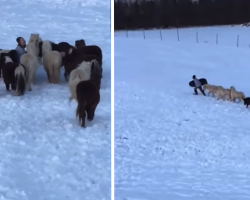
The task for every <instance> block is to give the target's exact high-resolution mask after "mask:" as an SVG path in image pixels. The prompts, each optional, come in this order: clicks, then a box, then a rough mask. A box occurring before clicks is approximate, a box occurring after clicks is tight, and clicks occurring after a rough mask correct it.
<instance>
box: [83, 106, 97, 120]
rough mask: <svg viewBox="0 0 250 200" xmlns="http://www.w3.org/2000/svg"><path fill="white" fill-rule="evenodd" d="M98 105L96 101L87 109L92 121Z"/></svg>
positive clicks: (89, 118) (88, 117) (88, 116)
mask: <svg viewBox="0 0 250 200" xmlns="http://www.w3.org/2000/svg"><path fill="white" fill-rule="evenodd" d="M96 107H97V103H95V104H94V105H92V106H91V107H89V106H87V108H86V111H87V119H88V121H92V120H93V119H94V116H95V109H96Z"/></svg>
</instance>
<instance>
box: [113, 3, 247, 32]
mask: <svg viewBox="0 0 250 200" xmlns="http://www.w3.org/2000/svg"><path fill="white" fill-rule="evenodd" d="M114 6H115V8H114V27H115V30H123V29H141V28H143V29H150V28H160V27H161V28H168V27H187V26H211V25H229V24H239V23H245V22H250V0H199V1H194V0H115V4H114Z"/></svg>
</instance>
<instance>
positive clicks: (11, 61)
mask: <svg viewBox="0 0 250 200" xmlns="http://www.w3.org/2000/svg"><path fill="white" fill-rule="evenodd" d="M4 58H5V63H13V60H12V59H11V58H10V57H9V56H4Z"/></svg>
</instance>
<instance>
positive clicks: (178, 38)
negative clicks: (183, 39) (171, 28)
mask: <svg viewBox="0 0 250 200" xmlns="http://www.w3.org/2000/svg"><path fill="white" fill-rule="evenodd" d="M176 31H177V40H178V41H180V36H179V29H178V27H177V28H176Z"/></svg>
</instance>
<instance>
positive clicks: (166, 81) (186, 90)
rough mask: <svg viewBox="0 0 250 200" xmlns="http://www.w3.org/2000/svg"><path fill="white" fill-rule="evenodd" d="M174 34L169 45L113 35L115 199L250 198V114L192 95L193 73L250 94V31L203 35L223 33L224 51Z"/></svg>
mask: <svg viewBox="0 0 250 200" xmlns="http://www.w3.org/2000/svg"><path fill="white" fill-rule="evenodd" d="M215 30H216V31H215ZM172 31H173V30H169V32H168V31H165V32H164V33H165V38H166V39H164V40H163V41H161V40H160V39H159V38H158V34H159V32H158V31H151V32H150V31H148V32H147V35H148V36H149V35H151V38H150V37H148V38H146V39H145V40H144V39H143V37H142V35H140V34H142V32H140V31H135V32H133V33H132V32H130V36H129V37H128V38H126V33H125V32H116V33H115V41H114V44H115V47H114V48H115V187H116V189H115V196H116V200H125V199H126V200H132V199H133V200H155V199H157V200H166V199H171V200H188V199H189V200H194V199H195V200H222V199H227V200H246V199H249V196H250V181H249V176H250V156H249V155H250V123H249V121H250V110H249V109H246V107H245V106H244V105H243V103H238V104H237V103H231V102H229V101H222V100H219V101H218V100H216V99H215V98H213V97H204V96H202V95H199V96H196V95H193V89H192V88H190V87H189V86H188V82H189V81H190V80H191V79H192V76H193V75H194V74H195V75H196V76H197V77H199V78H202V77H205V78H207V80H208V82H209V83H211V84H215V85H222V86H224V87H227V88H229V87H230V86H231V85H234V86H235V87H236V89H237V90H240V91H243V92H244V93H245V95H246V96H250V79H249V77H250V60H249V56H250V49H249V48H248V44H249V43H250V37H249V33H250V28H245V27H244V28H241V27H213V28H211V29H210V28H208V27H207V28H204V29H202V28H200V29H199V31H200V33H201V32H202V33H203V40H209V37H210V36H212V35H213V34H214V33H216V32H217V33H218V34H219V35H223V37H224V40H223V41H224V42H222V41H221V43H220V44H219V45H215V44H210V43H199V44H197V43H196V42H195V40H194V41H193V40H191V39H192V37H191V35H193V33H191V32H190V29H181V30H180V35H181V37H182V38H183V40H185V41H180V42H178V41H177V40H176V39H172V40H171V38H170V35H171V34H172V33H173V32H172ZM194 33H195V31H194ZM237 34H240V35H241V36H242V38H245V41H244V40H243V39H242V40H241V42H240V44H241V45H240V47H239V48H237V47H236V45H232V44H231V43H230V42H231V41H232V40H231V38H235V37H236V35H237ZM166 35H169V38H167V37H166ZM184 38H186V39H184ZM188 38H189V39H190V40H188Z"/></svg>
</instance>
